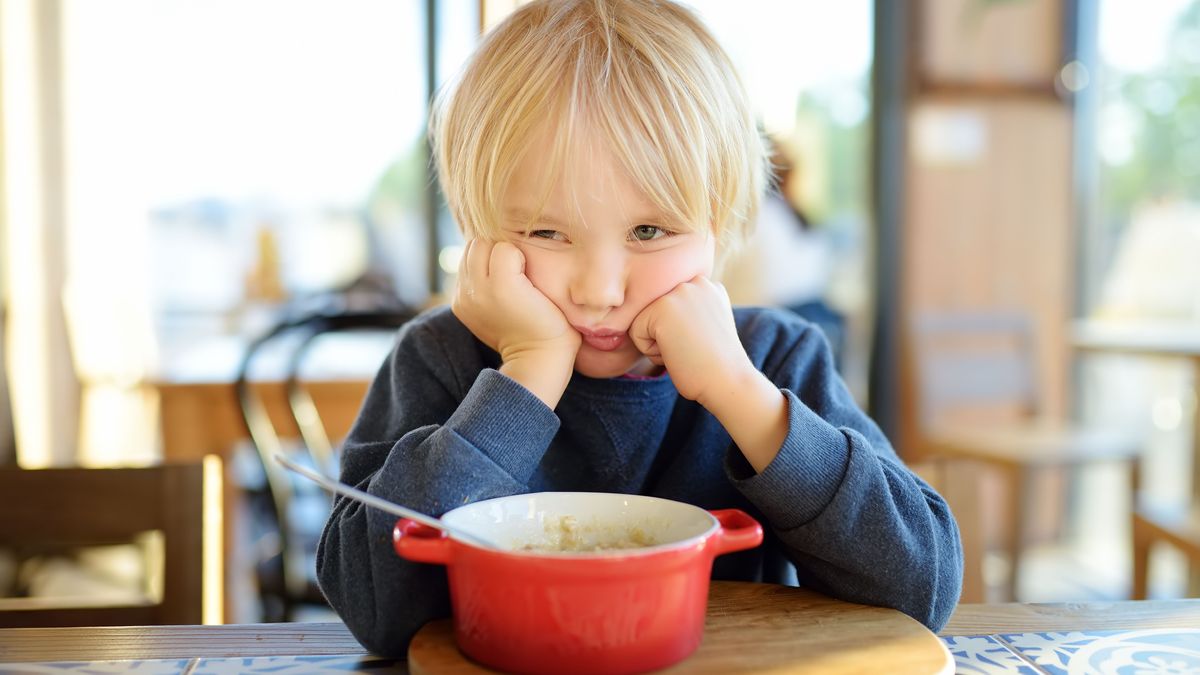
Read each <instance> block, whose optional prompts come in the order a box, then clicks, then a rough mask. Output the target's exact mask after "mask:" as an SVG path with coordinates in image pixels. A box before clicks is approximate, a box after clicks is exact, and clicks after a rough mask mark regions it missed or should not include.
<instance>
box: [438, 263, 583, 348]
mask: <svg viewBox="0 0 1200 675" xmlns="http://www.w3.org/2000/svg"><path fill="white" fill-rule="evenodd" d="M450 308H451V310H452V311H453V312H454V315H455V316H457V317H458V319H459V320H460V321H462V322H463V324H464V325H465V326H466V327H467V328H468V329H470V331H471V332H472V333H474V334H475V336H476V337H478V338H479V339H480V340H481V341H483V343H484V344H486V345H487V346H489V347H491V348H492V349H494V350H496V351H497V352H498V353H499V354H500V358H501V360H502V361H504V362H505V363H508V362H510V361H512V360H514V359H519V358H525V357H532V356H535V355H542V354H554V355H556V356H563V355H565V354H569V355H570V359H571V362H572V363H573V362H574V358H575V353H576V352H578V351H579V344H580V341H581V339H582V338H581V336H580V335H579V332H578V331H576V330H575V329H574V328H572V327H571V325H570V324H569V323H568V322H567V318H566V317H565V316H563V313H562V312H561V311H560V310H559V309H558V307H556V306H555V305H554V303H553V302H551V301H550V299H549V298H547V297H546V296H545V294H543V293H542V292H541V291H539V290H538V289H537V288H535V287H534V285H533V283H532V282H530V281H529V277H527V276H525V256H524V254H523V253H521V251H520V249H518V248H517V247H516V246H514V245H512V244H510V243H508V242H490V241H485V240H481V239H472V240H470V241H468V242H467V245H466V250H465V251H464V253H463V259H462V263H461V264H460V265H459V269H458V283H457V285H456V287H455V290H454V298H453V300H452V301H451V305H450Z"/></svg>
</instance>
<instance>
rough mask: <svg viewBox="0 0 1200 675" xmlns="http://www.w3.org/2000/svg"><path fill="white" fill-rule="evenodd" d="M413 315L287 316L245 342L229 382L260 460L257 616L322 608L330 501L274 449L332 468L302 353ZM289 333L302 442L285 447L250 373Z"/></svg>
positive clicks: (280, 616) (267, 618)
mask: <svg viewBox="0 0 1200 675" xmlns="http://www.w3.org/2000/svg"><path fill="white" fill-rule="evenodd" d="M415 315H416V311H415V310H411V309H407V308H404V307H387V308H382V309H361V310H359V309H356V310H342V311H336V312H327V311H321V312H315V313H311V314H306V315H303V316H300V317H299V318H293V319H285V320H284V321H282V322H280V323H279V324H277V325H276V326H275V327H273V328H272V329H271V330H269V331H268V332H267V333H266V334H264V335H263V336H262V337H259V338H258V339H256V340H254V341H253V342H252V343H251V344H250V345H249V346H248V347H247V349H246V352H245V354H244V355H243V357H242V361H241V363H240V364H239V367H238V375H237V379H236V381H235V383H234V388H235V391H236V392H237V398H238V403H239V405H240V406H241V410H242V416H243V419H244V420H245V422H246V430H247V432H248V434H249V437H250V440H251V443H252V445H253V446H254V449H255V451H256V455H257V456H258V458H259V460H260V466H261V469H262V473H263V477H264V481H263V486H262V489H259V490H255V489H253V488H251V489H247V495H248V496H249V497H250V499H249V500H248V501H250V502H251V506H252V507H255V510H254V514H255V516H256V521H258V522H257V523H256V525H257V526H258V529H259V530H262V531H261V532H259V533H258V539H259V541H260V542H266V544H265V545H264V544H261V543H260V544H259V545H258V546H257V548H259V549H260V556H259V559H258V560H256V561H255V575H256V577H257V579H256V580H257V583H258V590H259V600H260V602H261V605H262V615H261V618H262V621H263V622H266V623H271V622H277V621H293V620H294V619H295V615H296V610H297V609H299V608H301V607H303V606H310V607H328V605H327V604H326V602H325V597H324V595H322V593H321V590H320V588H319V587H318V585H317V580H316V550H317V542H318V540H319V538H320V534H321V529H322V527H323V526H324V524H325V520H326V518H327V517H328V514H329V508H330V507H331V505H332V502H331V500H330V498H329V496H328V495H327V494H326V493H325V492H323V491H322V490H321V489H320V488H318V487H317V486H315V485H313V484H311V483H309V482H307V481H305V480H304V479H303V478H296V477H294V476H293V475H292V474H291V473H289V472H288V471H287V470H286V469H284V468H283V467H282V466H280V465H279V464H278V463H277V462H276V461H275V460H274V455H275V454H277V453H280V452H286V453H288V454H291V455H293V459H295V460H296V461H299V462H301V463H303V464H308V465H311V466H315V467H317V468H319V469H320V471H322V472H324V473H327V474H332V475H337V473H338V472H337V465H338V463H339V457H338V448H337V444H336V443H335V442H334V441H335V440H337V439H330V438H329V435H328V434H327V433H326V432H325V428H324V426H323V425H322V423H321V419H320V415H319V414H318V413H317V409H316V405H315V404H314V403H313V401H312V398H311V397H310V396H309V394H308V391H307V390H306V389H305V388H304V387H303V382H302V378H301V377H300V371H301V369H302V366H303V363H304V359H305V357H306V356H307V355H308V353H309V351H310V349H311V347H312V346H313V344H314V343H315V342H316V340H318V339H319V338H320V337H322V336H324V335H328V334H330V333H344V332H353V331H385V332H389V333H393V332H395V331H396V330H397V329H399V328H400V327H401V326H402V325H404V324H405V323H406V322H407V321H409V320H410V319H412V317H413V316H415ZM288 340H290V343H289V344H290V352H289V354H288V358H287V361H286V363H287V365H286V368H287V372H286V382H287V393H288V403H289V406H290V408H291V413H292V417H293V420H294V421H295V423H296V426H297V428H298V429H299V430H300V435H301V443H300V444H299V445H298V446H296V447H285V445H284V443H283V441H282V440H281V439H280V436H279V434H278V433H277V432H276V430H275V427H274V425H273V424H272V422H271V418H270V416H269V415H268V414H267V410H266V407H265V405H264V404H263V402H262V400H260V399H259V398H258V396H257V395H256V393H255V391H254V389H253V388H251V387H250V386H249V373H250V370H251V366H252V365H253V364H254V362H255V360H256V358H257V357H258V356H259V355H260V354H261V353H262V352H263V351H264V348H266V347H268V346H270V345H274V344H278V343H282V342H286V341H288Z"/></svg>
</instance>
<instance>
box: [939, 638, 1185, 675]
mask: <svg viewBox="0 0 1200 675" xmlns="http://www.w3.org/2000/svg"><path fill="white" fill-rule="evenodd" d="M942 641H943V642H945V643H946V647H947V648H949V650H950V654H951V655H952V656H953V657H954V662H955V668H956V672H958V673H1035V674H1038V673H1045V674H1047V675H1074V674H1075V673H1112V674H1114V675H1125V674H1129V675H1159V674H1161V675H1200V628H1160V629H1153V630H1136V631H1071V632H1047V633H1005V634H1001V635H977V636H970V637H945V638H942Z"/></svg>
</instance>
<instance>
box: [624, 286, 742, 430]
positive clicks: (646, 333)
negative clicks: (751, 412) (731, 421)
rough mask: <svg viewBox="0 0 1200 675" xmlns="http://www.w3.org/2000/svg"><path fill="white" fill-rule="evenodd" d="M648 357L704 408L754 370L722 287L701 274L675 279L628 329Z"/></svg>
mask: <svg viewBox="0 0 1200 675" xmlns="http://www.w3.org/2000/svg"><path fill="white" fill-rule="evenodd" d="M629 337H630V338H631V339H632V340H633V344H634V345H635V346H637V348H638V350H639V351H641V352H642V353H643V354H645V355H646V356H647V357H648V358H649V359H650V361H652V362H653V363H656V364H658V365H661V366H666V369H667V372H669V373H670V374H671V381H672V382H674V383H675V388H676V389H678V390H679V394H680V395H681V396H683V397H684V398H687V399H690V400H693V401H698V402H699V403H700V404H701V405H703V406H704V407H706V408H708V407H709V405H708V403H709V402H711V401H713V399H714V398H716V397H721V396H724V395H726V394H727V393H730V387H731V383H733V382H736V381H738V380H739V379H741V378H743V377H747V376H751V375H753V374H754V373H757V369H756V368H755V367H754V364H753V363H751V362H750V357H748V356H747V355H746V350H745V348H743V347H742V342H741V340H739V339H738V334H737V327H736V326H735V325H734V322H733V307H732V305H731V304H730V302H729V294H728V293H727V292H726V291H725V287H724V286H722V285H720V284H718V283H715V282H713V281H710V280H709V279H707V278H705V277H695V278H693V279H691V280H690V281H686V282H684V283H682V284H679V285H678V286H676V287H675V288H673V289H672V290H671V292H669V293H667V294H666V295H664V296H662V297H661V298H659V299H657V300H655V301H654V302H652V303H650V305H648V306H647V307H646V308H645V309H644V310H642V312H641V314H638V315H637V317H636V318H634V320H633V324H632V325H631V326H630V328H629Z"/></svg>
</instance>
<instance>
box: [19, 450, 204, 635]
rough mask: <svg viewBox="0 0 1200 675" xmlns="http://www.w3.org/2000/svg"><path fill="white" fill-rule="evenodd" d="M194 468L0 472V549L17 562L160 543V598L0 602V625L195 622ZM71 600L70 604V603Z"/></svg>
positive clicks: (198, 475) (198, 540) (198, 571)
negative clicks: (148, 539) (146, 537)
mask: <svg viewBox="0 0 1200 675" xmlns="http://www.w3.org/2000/svg"><path fill="white" fill-rule="evenodd" d="M203 497H204V495H203V469H202V466H201V465H200V464H198V463H197V464H178V465H161V466H154V467H145V468H120V469H82V468H70V469H18V468H0V549H11V550H14V551H16V552H17V553H18V555H19V556H21V557H23V556H28V555H38V554H44V553H48V552H64V551H70V550H73V549H77V548H81V547H86V546H99V545H109V544H126V543H132V542H134V541H136V540H137V539H138V538H139V537H140V536H141V535H143V534H144V533H146V532H152V531H159V532H161V533H162V537H163V552H164V555H163V575H162V579H163V583H162V593H161V597H159V598H155V597H152V596H151V595H150V594H149V593H147V597H146V598H145V599H144V600H142V601H139V602H131V603H128V604H119V605H113V604H103V603H98V604H85V603H84V602H79V603H74V604H70V605H64V604H63V602H61V601H59V600H56V599H53V598H4V599H0V627H5V628H9V627H47V626H121V625H158V624H199V623H201V621H202V616H201V612H202V602H201V591H202V586H203V581H202V580H203V557H202V555H203V520H204V519H203ZM72 601H74V599H72Z"/></svg>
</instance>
